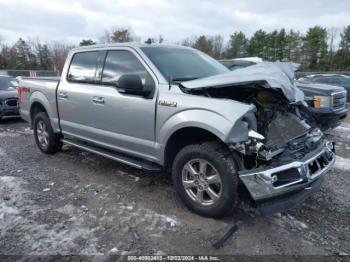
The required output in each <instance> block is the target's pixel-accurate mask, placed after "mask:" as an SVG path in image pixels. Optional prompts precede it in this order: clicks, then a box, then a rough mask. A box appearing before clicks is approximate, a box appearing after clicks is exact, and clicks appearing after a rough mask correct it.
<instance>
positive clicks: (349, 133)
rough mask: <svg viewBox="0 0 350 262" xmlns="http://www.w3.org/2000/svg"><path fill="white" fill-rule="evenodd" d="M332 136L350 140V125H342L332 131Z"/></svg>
mask: <svg viewBox="0 0 350 262" xmlns="http://www.w3.org/2000/svg"><path fill="white" fill-rule="evenodd" d="M330 134H332V135H334V136H338V137H341V138H345V139H350V124H348V123H342V124H341V125H340V126H338V127H337V128H335V129H334V130H332V131H331V132H330Z"/></svg>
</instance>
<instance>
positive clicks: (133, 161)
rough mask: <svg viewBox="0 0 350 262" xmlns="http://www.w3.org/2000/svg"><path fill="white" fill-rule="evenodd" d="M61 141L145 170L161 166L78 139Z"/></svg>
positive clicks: (158, 168)
mask: <svg viewBox="0 0 350 262" xmlns="http://www.w3.org/2000/svg"><path fill="white" fill-rule="evenodd" d="M61 141H62V142H63V143H64V144H67V145H71V146H74V147H77V148H80V149H83V150H85V151H88V152H91V153H95V154H97V155H100V156H104V157H107V158H109V159H112V160H115V161H118V162H120V163H123V164H126V165H129V166H132V167H135V168H138V169H141V170H144V171H147V172H157V171H160V170H161V169H162V168H161V166H159V165H157V164H154V163H152V162H148V161H147V162H146V161H142V160H138V159H137V158H133V157H128V156H126V155H123V154H118V153H117V152H114V151H113V152H112V151H109V150H106V149H103V148H100V147H97V146H93V145H91V144H85V143H81V142H78V141H73V140H68V139H61Z"/></svg>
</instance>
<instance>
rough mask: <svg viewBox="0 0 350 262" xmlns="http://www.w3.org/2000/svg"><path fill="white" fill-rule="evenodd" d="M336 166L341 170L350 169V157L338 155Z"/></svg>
mask: <svg viewBox="0 0 350 262" xmlns="http://www.w3.org/2000/svg"><path fill="white" fill-rule="evenodd" d="M334 168H336V169H340V170H350V159H349V158H343V157H340V156H337V158H336V161H335V164H334Z"/></svg>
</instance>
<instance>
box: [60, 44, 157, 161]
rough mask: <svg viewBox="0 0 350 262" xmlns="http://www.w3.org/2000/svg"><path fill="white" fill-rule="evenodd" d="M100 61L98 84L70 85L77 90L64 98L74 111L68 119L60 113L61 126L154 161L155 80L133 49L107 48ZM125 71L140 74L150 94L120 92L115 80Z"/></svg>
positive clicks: (92, 139)
mask: <svg viewBox="0 0 350 262" xmlns="http://www.w3.org/2000/svg"><path fill="white" fill-rule="evenodd" d="M97 60H98V59H97ZM103 60H104V61H105V63H104V66H103V67H102V66H101V70H100V71H99V70H98V69H97V72H96V73H95V75H96V76H98V79H99V83H98V84H83V83H71V84H70V85H71V86H70V88H69V89H71V90H76V91H75V92H74V91H70V92H69V98H67V101H68V100H70V101H69V104H70V105H71V107H72V108H75V109H76V110H77V111H76V112H72V111H73V110H70V114H72V115H74V119H71V121H67V119H68V117H67V114H65V116H61V119H62V120H61V127H62V129H63V130H64V129H66V131H67V130H68V131H69V132H70V133H75V134H77V135H82V136H83V137H84V138H87V139H88V140H90V141H92V142H94V143H97V144H100V145H102V146H105V147H109V148H112V149H116V150H119V151H122V152H125V153H129V154H132V155H135V156H139V157H144V158H149V159H150V160H153V157H152V156H153V155H154V148H155V113H156V95H155V93H156V91H155V90H156V88H155V87H156V84H155V83H156V81H155V79H154V77H152V75H151V74H150V73H149V72H148V70H147V69H146V67H147V65H145V64H144V63H143V62H141V60H140V59H139V58H138V56H137V54H136V53H133V51H132V50H127V49H124V50H111V51H108V52H107V54H106V57H105V59H103ZM73 62H74V59H73V61H72V64H73ZM97 64H98V62H97ZM124 74H129V75H130V74H131V75H139V76H140V77H141V79H142V83H143V85H144V86H145V87H146V88H149V89H151V90H153V91H152V92H151V95H150V96H149V97H142V96H136V95H128V94H122V93H119V92H118V90H117V85H118V80H119V78H120V76H122V75H124ZM68 75H69V74H68ZM61 91H63V90H59V92H58V93H59V94H60V92H61ZM63 95H64V94H63ZM67 95H68V94H67ZM62 100H63V101H65V100H64V98H62ZM61 104H62V103H61ZM78 107H79V108H78ZM61 110H62V109H60V112H61ZM67 122H70V123H69V125H67Z"/></svg>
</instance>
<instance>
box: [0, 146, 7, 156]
mask: <svg viewBox="0 0 350 262" xmlns="http://www.w3.org/2000/svg"><path fill="white" fill-rule="evenodd" d="M4 155H6V152H5V150H4V149H2V148H1V147H0V156H4Z"/></svg>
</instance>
